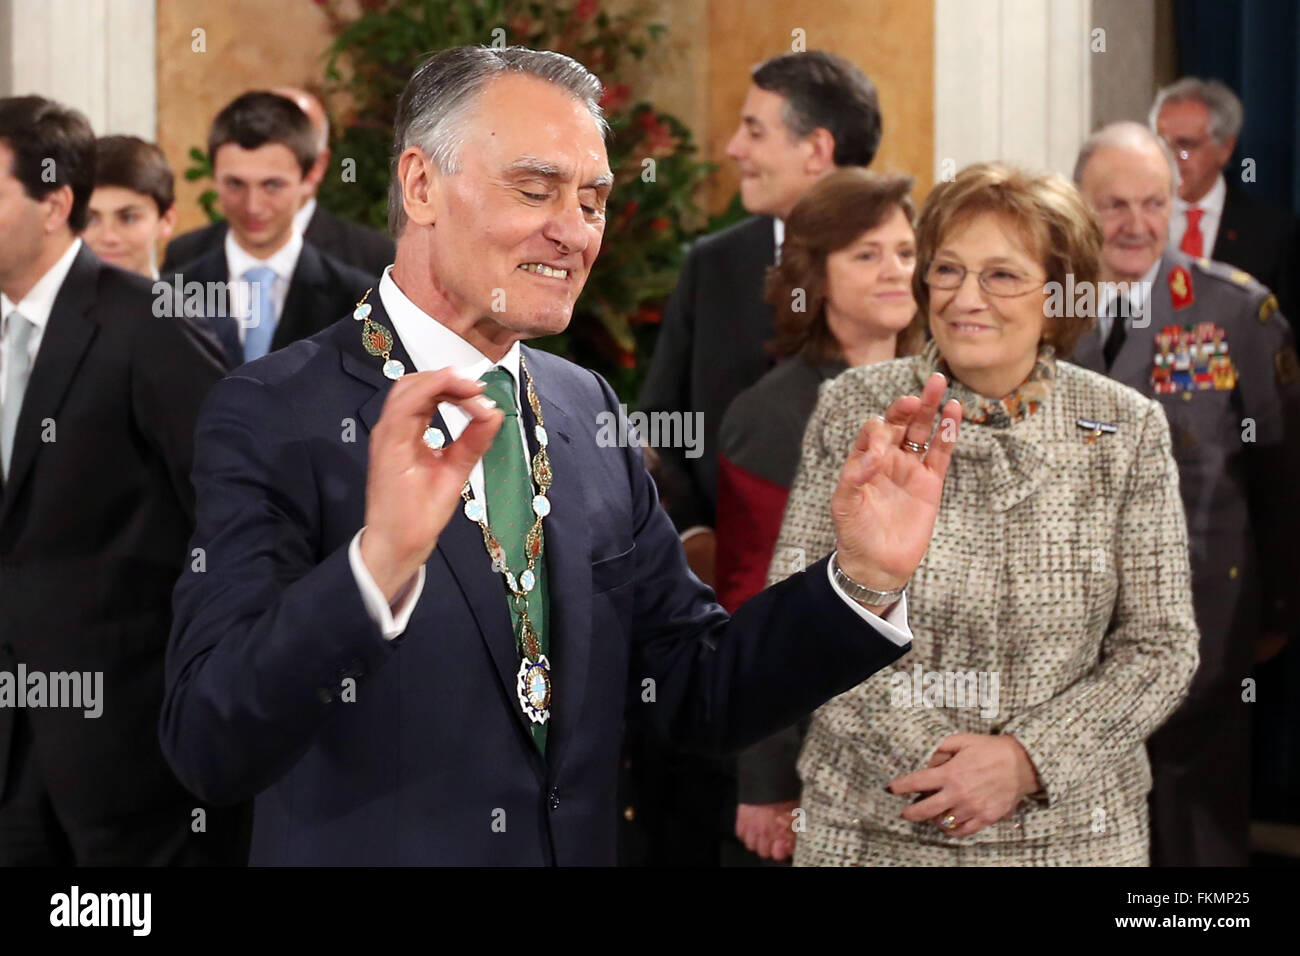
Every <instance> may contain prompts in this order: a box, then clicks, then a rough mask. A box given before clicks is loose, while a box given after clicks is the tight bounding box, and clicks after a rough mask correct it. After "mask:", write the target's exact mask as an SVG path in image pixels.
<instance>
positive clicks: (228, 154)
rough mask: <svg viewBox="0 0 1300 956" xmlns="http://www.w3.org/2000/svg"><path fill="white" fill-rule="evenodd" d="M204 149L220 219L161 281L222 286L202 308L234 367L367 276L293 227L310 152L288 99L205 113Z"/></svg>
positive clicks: (299, 333)
mask: <svg viewBox="0 0 1300 956" xmlns="http://www.w3.org/2000/svg"><path fill="white" fill-rule="evenodd" d="M208 155H209V157H210V158H211V162H212V168H213V175H214V176H215V178H216V183H217V195H218V197H219V198H220V200H221V205H222V208H223V209H224V210H225V212H226V222H227V224H228V225H229V228H228V229H227V230H225V232H224V236H223V239H222V241H221V243H220V244H219V245H216V246H213V247H211V248H209V249H207V250H206V251H205V252H203V253H202V254H201V255H200V256H199V257H198V258H197V259H194V260H193V261H191V262H186V263H182V264H181V265H180V266H179V267H178V268H177V270H176V273H175V274H174V275H173V276H171V277H169V279H168V281H170V282H171V283H172V284H173V288H177V287H180V288H182V289H183V288H184V287H185V286H186V285H188V284H189V283H192V282H197V283H200V285H201V287H202V288H204V289H225V290H226V291H227V295H226V296H224V297H218V298H216V299H215V300H214V301H215V303H216V304H215V308H214V309H209V310H207V314H206V316H205V318H206V320H207V322H208V323H209V325H210V327H211V329H212V332H213V333H214V334H215V335H216V337H217V338H218V339H219V340H220V341H221V344H222V347H223V348H224V350H225V352H226V357H227V363H228V365H229V367H230V368H235V367H237V366H239V365H242V364H244V362H245V361H248V360H251V359H254V358H259V357H260V356H262V355H265V354H266V353H267V352H268V351H274V350H276V349H280V348H283V347H284V346H285V345H288V344H289V343H290V342H294V341H297V340H298V339H301V338H306V337H307V336H310V335H312V334H314V333H316V332H319V331H320V330H321V329H323V328H325V327H326V326H328V325H330V324H331V323H332V322H334V321H335V320H336V319H337V318H338V317H339V316H340V315H342V314H344V313H345V312H347V311H349V310H350V309H351V308H352V306H353V305H355V304H356V301H357V299H359V298H360V297H361V294H362V293H363V292H365V290H366V289H367V288H369V286H370V285H371V284H372V281H373V280H372V279H371V277H369V276H367V275H366V274H365V273H364V272H361V271H360V270H358V269H354V268H352V267H351V266H348V265H346V264H344V263H342V262H339V261H338V260H336V259H334V258H333V257H331V256H329V255H326V254H324V253H322V252H320V251H319V250H317V249H316V248H315V247H314V246H313V245H312V244H311V243H310V242H308V241H306V240H304V238H303V237H302V236H301V235H300V234H299V233H298V231H297V230H296V229H295V228H294V215H295V213H296V211H297V209H298V204H297V200H296V199H295V197H296V196H297V195H298V194H299V192H300V190H301V188H302V182H303V177H305V176H306V175H307V174H308V173H309V171H310V170H311V169H312V164H313V163H314V162H315V159H316V155H317V154H316V133H315V131H314V130H313V129H312V126H311V123H310V122H309V121H308V119H307V116H306V115H305V114H304V113H303V112H302V111H301V110H300V109H299V108H298V107H297V106H296V105H295V104H294V103H293V102H292V101H290V100H288V99H286V98H285V97H283V96H279V95H276V94H274V93H265V92H254V93H245V94H244V95H243V96H240V97H238V98H236V99H235V100H234V101H232V102H231V103H229V104H228V105H227V106H226V107H225V108H224V109H223V110H222V111H221V112H220V113H218V114H217V117H216V119H215V120H213V123H212V129H211V130H210V131H209V133H208ZM223 300H224V301H223ZM223 304H224V306H225V307H224V308H222V305H223Z"/></svg>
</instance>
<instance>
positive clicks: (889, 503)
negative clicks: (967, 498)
mask: <svg viewBox="0 0 1300 956" xmlns="http://www.w3.org/2000/svg"><path fill="white" fill-rule="evenodd" d="M946 387H947V381H946V380H945V379H944V377H943V376H942V375H941V374H939V373H938V372H936V373H935V374H934V375H932V376H930V380H929V381H928V382H926V383H925V388H924V389H923V390H922V392H921V397H920V398H917V397H916V396H915V395H905V396H903V397H902V398H900V399H898V400H897V401H896V402H894V404H892V405H890V406H889V409H888V410H887V411H886V412H885V416H884V417H883V418H872V419H870V420H868V421H867V422H866V424H864V425H863V426H862V430H861V431H860V432H858V437H857V440H856V441H855V442H854V443H853V450H852V451H851V452H850V453H849V460H848V461H847V462H845V464H844V469H843V471H842V472H841V473H840V483H839V486H838V487H837V488H836V489H835V493H834V494H833V495H832V496H831V515H832V516H833V518H834V519H835V537H836V542H837V543H836V547H837V549H838V550H839V556H838V560H839V564H840V567H841V568H842V569H843V570H844V573H845V574H847V575H848V576H849V577H850V578H852V579H853V580H854V581H856V582H857V583H858V584H861V585H863V586H864V587H869V588H872V589H873V590H877V591H892V590H895V589H897V588H901V587H903V586H904V585H905V584H906V583H907V581H908V579H909V578H911V576H912V572H913V571H915V570H916V568H917V565H919V564H920V563H921V558H923V557H924V556H925V549H926V548H927V547H929V544H930V535H931V533H932V532H933V531H934V521H935V517H936V516H937V515H938V513H939V499H940V498H941V497H942V495H943V479H944V475H945V474H947V472H948V463H949V462H950V461H952V449H953V446H954V445H955V444H956V442H957V429H958V425H959V423H960V421H961V414H962V412H961V404H960V403H959V402H958V401H956V400H955V399H952V400H950V401H949V402H948V403H947V404H946V405H944V407H943V411H942V414H940V410H939V403H940V402H941V401H942V400H943V393H944V389H945V388H946ZM936 417H938V418H939V422H938V429H937V430H936V429H935V419H936ZM931 433H933V434H934V438H933V441H931ZM909 445H910V446H911V448H912V449H913V450H909V447H908V446H909ZM918 446H920V448H921V450H920V451H917V450H914V449H915V448H916V447H918Z"/></svg>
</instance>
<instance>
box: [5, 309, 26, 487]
mask: <svg viewBox="0 0 1300 956" xmlns="http://www.w3.org/2000/svg"><path fill="white" fill-rule="evenodd" d="M6 325H7V328H6V329H5V332H6V333H7V334H6V335H5V336H4V340H3V345H4V350H3V354H2V355H0V375H3V376H4V381H5V392H4V396H5V397H4V405H3V406H0V469H3V472H4V477H5V480H6V481H7V480H8V479H9V463H10V462H12V461H13V458H14V435H15V433H16V432H17V431H18V413H19V412H20V411H22V407H23V393H24V392H25V391H27V377H28V375H29V374H30V372H31V369H30V368H29V366H28V362H27V341H28V339H30V338H31V334H32V329H33V328H34V326H33V325H32V324H31V323H30V322H29V321H27V317H26V316H24V315H23V314H22V313H20V312H17V311H14V312H10V313H9V318H8V319H7V320H6Z"/></svg>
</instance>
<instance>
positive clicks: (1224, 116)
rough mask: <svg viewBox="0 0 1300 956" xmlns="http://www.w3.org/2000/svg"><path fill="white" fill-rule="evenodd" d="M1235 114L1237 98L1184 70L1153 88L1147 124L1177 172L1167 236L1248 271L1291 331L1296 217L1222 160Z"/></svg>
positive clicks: (1233, 133)
mask: <svg viewBox="0 0 1300 956" xmlns="http://www.w3.org/2000/svg"><path fill="white" fill-rule="evenodd" d="M1243 120H1244V113H1243V110H1242V107H1241V100H1239V99H1238V98H1237V94H1235V93H1234V92H1233V91H1232V90H1230V89H1229V88H1228V87H1227V86H1226V85H1224V84H1223V83H1221V82H1219V81H1218V80H1202V79H1200V78H1198V77H1195V76H1186V77H1183V78H1182V79H1180V80H1178V81H1177V82H1175V83H1172V84H1170V85H1169V86H1167V87H1165V88H1164V89H1162V90H1161V91H1160V92H1159V93H1157V94H1156V99H1155V103H1154V105H1153V106H1152V107H1151V116H1150V124H1151V129H1153V130H1155V131H1156V132H1157V133H1158V134H1159V135H1160V137H1161V138H1162V139H1163V140H1164V141H1165V142H1166V143H1168V144H1169V148H1170V149H1172V150H1173V151H1174V157H1175V158H1176V159H1177V161H1178V173H1179V178H1180V182H1179V185H1178V195H1177V197H1176V198H1175V200H1174V209H1173V214H1172V216H1171V217H1170V220H1169V244H1170V246H1172V247H1173V248H1175V249H1180V250H1181V251H1183V252H1184V253H1186V254H1187V255H1189V256H1191V257H1192V258H1193V259H1199V258H1201V257H1202V256H1204V257H1205V258H1207V259H1213V260H1215V261H1217V262H1226V263H1228V264H1229V265H1234V266H1236V267H1237V268H1239V269H1241V270H1243V271H1245V272H1248V273H1250V275H1252V276H1253V277H1254V278H1255V279H1256V280H1258V281H1259V282H1261V283H1262V284H1263V285H1265V286H1267V287H1268V288H1269V289H1270V290H1272V292H1273V293H1274V294H1276V295H1277V298H1278V303H1279V304H1280V306H1281V312H1282V314H1283V315H1285V316H1286V317H1287V319H1288V320H1289V321H1290V322H1291V324H1292V330H1293V331H1295V330H1297V329H1300V326H1297V325H1296V323H1297V322H1300V311H1297V304H1298V303H1297V302H1296V283H1297V282H1300V277H1297V276H1296V271H1297V270H1300V237H1298V235H1297V220H1296V217H1295V215H1293V214H1292V213H1291V212H1290V211H1289V210H1286V209H1281V208H1279V207H1277V206H1272V205H1270V204H1268V203H1266V202H1263V201H1262V200H1259V199H1256V198H1255V197H1253V196H1251V195H1250V194H1249V193H1247V192H1245V191H1243V190H1242V188H1241V176H1242V171H1241V170H1238V169H1229V168H1228V164H1229V163H1230V162H1231V160H1232V153H1233V151H1234V150H1235V149H1236V148H1237V137H1238V136H1239V135H1240V133H1241V127H1242V123H1243ZM1262 172H1264V171H1260V170H1256V171H1255V173H1257V174H1262ZM1276 172H1277V171H1276V170H1274V171H1272V174H1276ZM1288 172H1289V171H1288Z"/></svg>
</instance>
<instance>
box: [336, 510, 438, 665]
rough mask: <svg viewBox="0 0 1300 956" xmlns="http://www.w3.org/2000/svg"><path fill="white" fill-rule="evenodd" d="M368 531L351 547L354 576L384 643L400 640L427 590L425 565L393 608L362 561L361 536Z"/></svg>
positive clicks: (350, 560) (351, 563) (363, 602)
mask: <svg viewBox="0 0 1300 956" xmlns="http://www.w3.org/2000/svg"><path fill="white" fill-rule="evenodd" d="M365 530H366V529H365V528H362V529H361V531H358V532H357V533H356V536H355V537H354V538H353V539H352V543H351V544H350V545H348V564H349V565H351V567H352V576H353V577H354V578H356V579H357V589H358V590H360V591H361V603H362V604H363V605H365V608H366V613H367V614H369V615H370V619H371V620H372V621H374V622H375V623H376V624H378V625H379V630H380V631H381V632H382V633H383V635H384V640H386V641H391V640H393V639H394V638H396V637H400V636H401V634H402V632H403V631H405V630H406V625H407V622H408V621H410V620H411V612H412V611H414V610H415V605H416V603H417V602H418V601H419V600H420V594H421V593H422V592H423V591H424V565H421V566H420V570H419V571H417V572H416V574H415V578H414V579H413V581H412V583H410V584H408V585H407V586H406V590H405V592H403V593H399V594H398V595H397V599H396V601H395V603H394V605H393V607H391V608H390V607H389V606H388V602H387V601H386V600H385V599H384V592H383V591H381V590H379V585H378V584H376V583H375V579H374V578H372V577H371V576H370V569H369V568H367V567H366V563H365V562H364V561H362V560H361V535H362V533H363V532H364V531H365Z"/></svg>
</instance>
